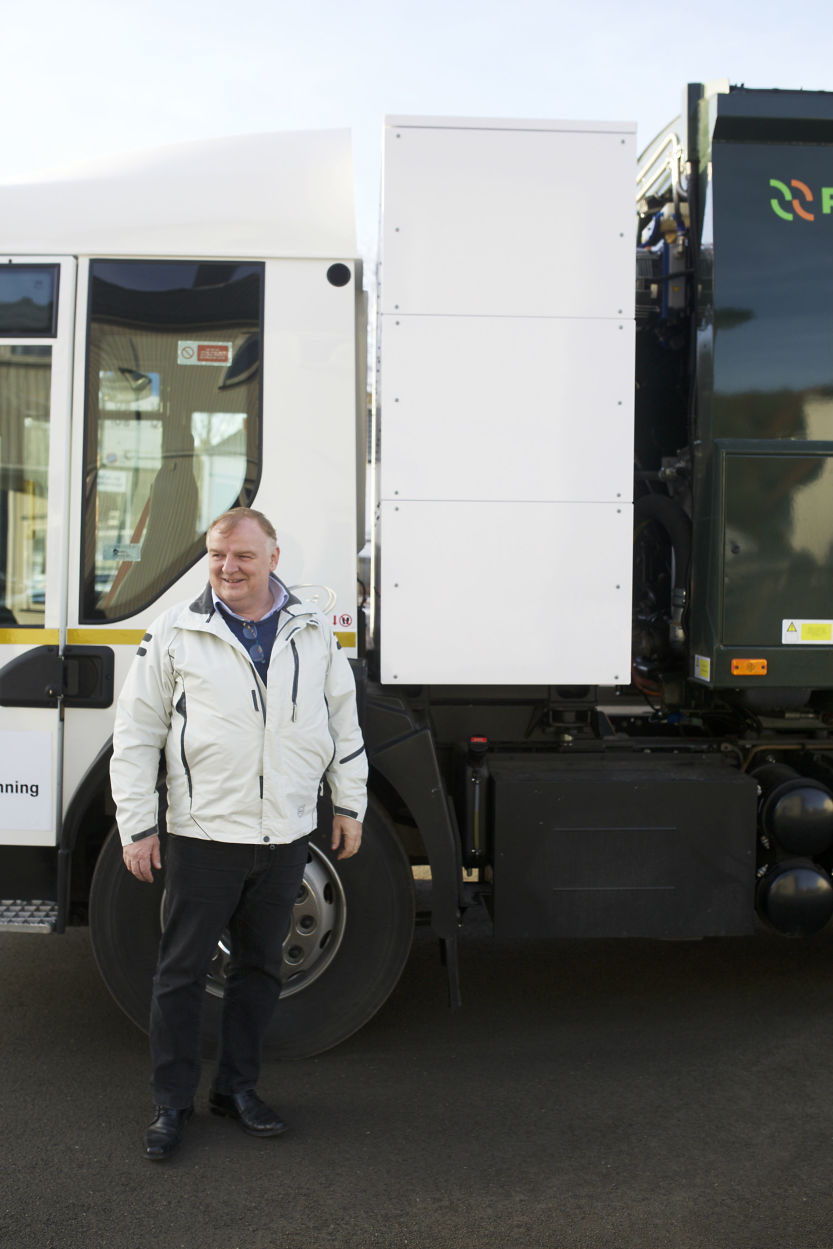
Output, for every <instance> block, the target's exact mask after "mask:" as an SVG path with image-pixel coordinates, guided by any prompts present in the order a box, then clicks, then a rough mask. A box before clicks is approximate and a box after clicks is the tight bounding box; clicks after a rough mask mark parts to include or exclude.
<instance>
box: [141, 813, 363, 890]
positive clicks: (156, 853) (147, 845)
mask: <svg viewBox="0 0 833 1249" xmlns="http://www.w3.org/2000/svg"><path fill="white" fill-rule="evenodd" d="M359 835H360V836H361V824H360V825H359ZM122 855H123V857H124V865H125V867H126V868H127V870H128V872H130V873H131V875H132V876H135V877H136V879H137V880H144V881H146V882H147V883H148V884H151V882H152V881H153V868H156V870H157V871H161V868H162V855H161V853H160V850H159V837H158V835H157V834H156V833H154V834H153V836H152V837H143V838H142V840H141V841H133V842H131V843H130V845H129V846H123V847H122Z"/></svg>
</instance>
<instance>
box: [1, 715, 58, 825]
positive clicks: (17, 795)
mask: <svg viewBox="0 0 833 1249" xmlns="http://www.w3.org/2000/svg"><path fill="white" fill-rule="evenodd" d="M54 814H55V813H54V803H53V799H52V736H51V734H50V733H9V732H2V731H0V830H3V831H18V830H21V831H26V832H49V830H50V829H51V828H52V821H53V817H54Z"/></svg>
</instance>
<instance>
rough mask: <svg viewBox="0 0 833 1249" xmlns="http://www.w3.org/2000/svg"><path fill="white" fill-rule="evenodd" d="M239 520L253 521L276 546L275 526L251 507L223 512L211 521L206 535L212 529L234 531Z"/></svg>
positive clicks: (235, 508)
mask: <svg viewBox="0 0 833 1249" xmlns="http://www.w3.org/2000/svg"><path fill="white" fill-rule="evenodd" d="M241 520H253V521H254V522H255V524H257V525H259V526H260V528H261V529H262V530H263V532H264V533H265V534H266V537H267V538H270V539H271V540H272V542H274V543H275V545H276V546H277V544H278V535H277V534H276V533H275V526H274V525H273V524H272V522H271V520H269V518H268V516H264V515H263V512H257V511H255V509H254V508H253V507H233V508H232V509H231V511H230V512H223V513H222V515H221V516H218V517H217V519H216V520H212V522H211V524H210V525H209V526H208V533H211V530H212V529H222V530H223V531H227V530H230V529H236V528H237V526H238V525H239V524H240V522H241Z"/></svg>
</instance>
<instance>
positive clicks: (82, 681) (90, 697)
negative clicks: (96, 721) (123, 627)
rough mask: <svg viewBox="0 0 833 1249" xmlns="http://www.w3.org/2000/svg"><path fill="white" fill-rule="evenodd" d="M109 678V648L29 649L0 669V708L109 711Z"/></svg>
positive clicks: (112, 668) (111, 663) (111, 652)
mask: <svg viewBox="0 0 833 1249" xmlns="http://www.w3.org/2000/svg"><path fill="white" fill-rule="evenodd" d="M113 674H114V658H113V651H112V649H111V648H110V647H109V646H67V647H65V648H64V651H63V654H61V653H60V652H59V650H58V647H57V646H33V647H32V648H31V649H30V650H28V651H26V652H25V653H24V654H23V655H17V656H16V657H15V658H14V659H10V660H9V662H8V663H7V664H5V665H4V666H3V667H2V668H0V706H2V707H57V706H58V703H59V702H61V701H62V702H63V704H64V706H65V707H109V706H111V705H112V702H113V682H114V676H113Z"/></svg>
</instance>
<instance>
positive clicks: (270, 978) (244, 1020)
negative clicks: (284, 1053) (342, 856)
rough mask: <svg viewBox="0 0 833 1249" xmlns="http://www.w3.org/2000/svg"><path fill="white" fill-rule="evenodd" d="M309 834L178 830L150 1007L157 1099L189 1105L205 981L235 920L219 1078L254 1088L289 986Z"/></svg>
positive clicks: (171, 846)
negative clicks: (234, 835)
mask: <svg viewBox="0 0 833 1249" xmlns="http://www.w3.org/2000/svg"><path fill="white" fill-rule="evenodd" d="M308 842H309V838H308V837H302V838H301V839H300V840H298V841H292V842H289V844H287V845H280V844H276V843H270V844H269V845H239V844H234V843H231V842H222V841H202V840H197V839H195V838H193V837H169V838H168V842H167V853H166V861H165V903H166V905H165V927H164V931H163V933H162V938H161V941H160V944H159V960H158V963H157V967H156V975H155V976H154V979H153V997H152V1000H151V1008H150V1052H151V1063H152V1078H151V1085H152V1088H153V1097H154V1101H155V1102H156V1103H157V1105H163V1106H175V1107H177V1108H179V1109H183V1108H184V1107H186V1106H190V1104H191V1102H192V1101H193V1099H194V1093H195V1092H196V1089H197V1085H198V1083H199V1079H200V1067H201V1061H200V1059H201V1052H202V1011H203V1001H204V998H205V982H206V978H207V975H208V970H209V967H210V964H211V959H212V958H213V956H214V953H215V951H216V948H217V942H218V941H219V939H220V937H221V936H222V934H223V932H224V931H225V930H226V929H228V931H229V934H230V936H231V959H230V963H229V967H228V973H227V977H226V991H225V998H224V1001H223V1014H222V1025H221V1030H220V1043H219V1052H218V1055H217V1072H216V1075H215V1078H214V1087H215V1088H216V1089H217V1091H218V1092H221V1093H241V1092H245V1091H246V1090H247V1089H252V1088H254V1086H255V1084H256V1083H257V1078H258V1075H259V1073H260V1059H261V1052H262V1049H263V1038H264V1035H265V1033H266V1028H267V1027H268V1024H269V1020H270V1019H271V1017H272V1012H273V1011H274V1008H275V1004H276V1002H277V1000H278V995H279V994H280V991H281V981H280V970H281V946H282V944H283V940H284V937H285V936H286V933H287V931H288V929H289V922H290V918H291V915H292V907H293V904H294V902H295V899H296V898H297V896H298V892H299V890H300V887H301V881H302V879H303V875H304V866H305V864H306V861H307V853H308Z"/></svg>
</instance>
